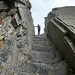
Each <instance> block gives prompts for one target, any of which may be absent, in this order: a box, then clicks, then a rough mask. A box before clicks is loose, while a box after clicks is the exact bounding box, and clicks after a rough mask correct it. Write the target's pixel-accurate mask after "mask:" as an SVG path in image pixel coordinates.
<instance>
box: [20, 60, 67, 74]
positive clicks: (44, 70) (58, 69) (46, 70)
mask: <svg viewBox="0 0 75 75" xmlns="http://www.w3.org/2000/svg"><path fill="white" fill-rule="evenodd" d="M24 63H25V65H23V64H22V66H21V67H22V69H23V70H22V71H21V72H20V71H19V75H21V74H22V75H67V73H68V71H67V65H66V61H61V62H60V63H58V64H56V65H55V66H53V65H51V64H44V63H33V62H29V61H25V62H24Z"/></svg>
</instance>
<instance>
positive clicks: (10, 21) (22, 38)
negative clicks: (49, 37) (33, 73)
mask: <svg viewBox="0 0 75 75" xmlns="http://www.w3.org/2000/svg"><path fill="white" fill-rule="evenodd" d="M9 6H10V7H9ZM5 7H6V8H5ZM30 9H31V4H30V2H29V1H28V0H14V1H13V0H3V1H0V75H19V72H20V71H22V70H23V69H22V66H21V64H22V65H24V63H23V60H25V59H26V57H25V55H26V54H27V53H28V52H29V51H30V50H31V49H32V43H33V35H34V26H33V19H32V16H31V12H30Z"/></svg>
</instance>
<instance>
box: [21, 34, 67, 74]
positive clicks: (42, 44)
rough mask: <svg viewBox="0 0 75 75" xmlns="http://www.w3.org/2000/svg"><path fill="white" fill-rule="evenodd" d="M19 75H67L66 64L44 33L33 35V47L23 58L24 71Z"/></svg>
mask: <svg viewBox="0 0 75 75" xmlns="http://www.w3.org/2000/svg"><path fill="white" fill-rule="evenodd" d="M20 75H68V66H67V64H66V61H65V60H62V58H61V56H60V53H59V51H58V50H56V49H55V47H54V45H53V44H52V42H51V41H50V40H48V39H47V38H46V36H45V35H44V34H42V35H35V36H34V43H33V49H32V50H31V51H30V52H29V53H28V54H27V60H25V72H23V73H22V72H21V74H20Z"/></svg>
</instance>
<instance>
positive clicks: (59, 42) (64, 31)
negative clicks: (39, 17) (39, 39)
mask: <svg viewBox="0 0 75 75" xmlns="http://www.w3.org/2000/svg"><path fill="white" fill-rule="evenodd" d="M74 9H75V7H60V8H55V9H53V10H52V12H51V13H49V14H48V17H46V20H48V21H46V22H47V23H46V25H47V35H48V37H49V38H50V39H51V40H52V41H53V43H54V45H55V46H56V48H57V49H58V50H59V51H60V54H61V55H62V57H63V58H65V59H66V61H67V63H68V65H69V66H70V67H71V68H72V69H75V68H74V66H75V56H74V53H75V50H74V44H75V43H74V37H75V35H74V33H75V32H74V24H75V22H74V20H75V18H74V12H75V10H74ZM53 14H55V15H54V16H52V15H53Z"/></svg>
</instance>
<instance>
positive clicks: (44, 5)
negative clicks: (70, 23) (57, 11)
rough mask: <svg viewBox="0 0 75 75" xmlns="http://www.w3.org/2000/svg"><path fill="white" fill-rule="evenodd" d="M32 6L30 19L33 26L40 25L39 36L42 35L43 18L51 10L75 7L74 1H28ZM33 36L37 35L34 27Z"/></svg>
mask: <svg viewBox="0 0 75 75" xmlns="http://www.w3.org/2000/svg"><path fill="white" fill-rule="evenodd" d="M29 1H30V2H31V5H32V9H31V12H32V17H33V20H34V22H33V23H34V26H37V25H38V24H40V25H41V32H40V33H41V34H43V33H44V27H45V25H44V22H45V20H44V17H47V14H48V13H49V12H50V11H52V9H53V8H56V7H63V6H75V0H29ZM35 34H36V35H37V27H35Z"/></svg>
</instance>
